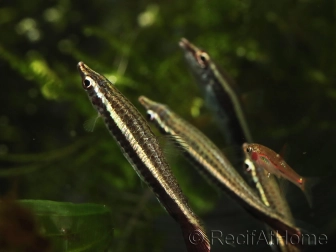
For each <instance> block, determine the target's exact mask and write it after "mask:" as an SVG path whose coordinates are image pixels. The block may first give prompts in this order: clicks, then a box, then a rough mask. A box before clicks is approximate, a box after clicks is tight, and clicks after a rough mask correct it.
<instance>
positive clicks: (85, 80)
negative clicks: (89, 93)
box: [83, 77, 92, 89]
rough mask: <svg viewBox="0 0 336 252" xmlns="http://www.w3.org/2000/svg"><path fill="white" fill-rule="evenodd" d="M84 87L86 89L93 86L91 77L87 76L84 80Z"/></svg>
mask: <svg viewBox="0 0 336 252" xmlns="http://www.w3.org/2000/svg"><path fill="white" fill-rule="evenodd" d="M83 87H84V88H85V89H89V88H91V87H92V84H91V80H90V79H89V78H87V77H86V78H85V79H84V80H83Z"/></svg>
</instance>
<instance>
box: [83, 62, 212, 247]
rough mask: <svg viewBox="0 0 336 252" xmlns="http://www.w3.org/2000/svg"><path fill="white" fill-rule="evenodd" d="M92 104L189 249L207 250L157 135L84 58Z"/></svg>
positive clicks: (198, 221)
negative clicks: (173, 221) (177, 226)
mask: <svg viewBox="0 0 336 252" xmlns="http://www.w3.org/2000/svg"><path fill="white" fill-rule="evenodd" d="M77 68H78V70H79V73H80V75H81V77H82V85H83V88H84V89H85V90H86V92H87V94H88V96H89V98H90V100H91V102H92V104H93V106H94V107H95V108H96V109H97V111H98V112H99V114H100V115H101V117H102V118H103V119H104V121H105V124H106V126H107V128H108V130H109V131H110V133H111V134H112V136H113V137H114V139H115V140H116V141H117V143H118V144H119V146H120V148H121V150H122V152H123V154H124V156H125V157H126V158H127V160H128V161H129V163H130V164H131V165H132V167H133V168H134V170H135V171H136V172H137V174H138V175H139V177H140V178H141V179H142V180H143V181H144V182H146V183H147V185H148V186H149V187H150V188H151V189H152V191H153V192H154V193H155V194H156V197H157V199H158V200H159V202H160V203H161V204H162V206H163V207H164V208H165V209H166V210H167V212H168V213H169V214H170V215H171V216H172V217H173V218H174V219H175V221H177V222H178V223H179V224H180V226H181V230H182V234H183V237H184V240H185V244H186V247H187V249H188V251H189V252H209V251H210V242H209V240H208V238H207V236H206V233H205V230H204V228H203V226H202V224H201V222H200V220H199V219H198V218H197V216H196V215H195V214H194V212H193V211H192V210H191V208H190V207H189V206H188V204H187V200H186V198H185V196H184V195H183V193H182V191H181V189H180V187H179V185H178V183H177V181H176V179H175V177H174V175H173V173H172V171H171V169H170V167H169V165H168V163H167V162H166V159H165V157H164V155H163V153H162V150H161V148H160V146H159V142H158V140H157V138H156V137H155V136H154V134H153V133H152V131H151V130H150V127H149V125H148V124H147V122H146V120H145V119H144V118H143V117H142V115H141V114H140V112H139V111H138V110H137V109H136V108H135V107H134V106H133V104H132V103H131V102H130V101H129V100H128V99H127V98H126V97H125V96H124V95H123V94H122V93H120V92H119V91H118V90H117V88H116V87H115V86H114V85H113V84H112V83H111V82H110V81H109V80H108V79H107V78H105V77H104V76H102V75H100V74H99V73H97V72H95V71H93V70H92V69H90V68H89V67H88V66H87V65H85V64H84V63H83V62H79V63H78V66H77Z"/></svg>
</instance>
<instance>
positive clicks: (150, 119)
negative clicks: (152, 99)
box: [147, 110, 154, 121]
mask: <svg viewBox="0 0 336 252" xmlns="http://www.w3.org/2000/svg"><path fill="white" fill-rule="evenodd" d="M147 119H148V121H153V119H154V113H153V111H151V110H148V111H147Z"/></svg>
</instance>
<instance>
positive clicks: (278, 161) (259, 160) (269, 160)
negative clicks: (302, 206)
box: [244, 143, 311, 205]
mask: <svg viewBox="0 0 336 252" xmlns="http://www.w3.org/2000/svg"><path fill="white" fill-rule="evenodd" d="M244 147H245V152H246V153H247V154H248V155H249V156H250V158H251V159H252V160H253V162H254V163H255V164H256V165H257V166H259V167H262V168H264V169H265V170H266V171H267V172H269V173H270V174H274V175H276V176H278V177H282V178H285V179H287V180H289V181H290V182H292V183H293V184H295V185H296V186H298V187H299V188H300V189H301V190H302V191H303V192H304V194H305V196H306V198H307V200H308V203H309V204H310V205H311V196H310V186H311V183H307V181H309V180H307V179H306V178H304V177H302V176H301V175H299V174H298V173H296V172H295V171H294V170H293V169H292V168H291V167H290V166H289V165H288V164H287V163H286V161H285V160H284V159H283V158H282V157H281V156H280V155H279V154H277V153H275V152H274V151H273V150H271V149H269V148H267V147H266V146H263V145H261V144H256V143H250V144H246V145H244ZM309 182H310V181H309ZM307 185H308V186H307Z"/></svg>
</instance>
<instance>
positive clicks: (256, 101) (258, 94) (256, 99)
mask: <svg viewBox="0 0 336 252" xmlns="http://www.w3.org/2000/svg"><path fill="white" fill-rule="evenodd" d="M264 97H265V92H264V91H263V90H261V89H259V90H254V91H249V92H246V93H242V94H241V95H240V96H239V98H240V101H241V103H242V106H243V107H244V111H245V112H246V113H247V114H252V115H253V114H257V113H259V112H260V109H261V108H262V106H263V104H264Z"/></svg>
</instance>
